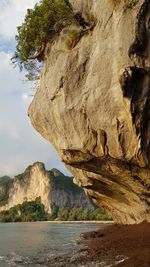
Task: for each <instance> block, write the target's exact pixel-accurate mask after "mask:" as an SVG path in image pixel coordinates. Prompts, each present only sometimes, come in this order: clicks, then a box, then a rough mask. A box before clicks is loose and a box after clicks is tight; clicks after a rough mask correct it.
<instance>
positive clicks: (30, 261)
mask: <svg viewBox="0 0 150 267" xmlns="http://www.w3.org/2000/svg"><path fill="white" fill-rule="evenodd" d="M100 227H104V226H102V225H101V224H96V223H88V224H80V223H79V224H62V223H60V224H57V223H56V224H55V223H54V224H53V223H50V222H36V223H9V224H0V267H22V266H30V267H40V266H42V267H44V266H45V264H44V263H45V262H46V261H48V260H49V259H50V258H51V257H54V256H59V255H67V254H68V253H72V251H73V250H75V249H76V248H77V244H76V241H77V240H78V239H79V235H80V233H82V232H87V231H92V230H96V229H99V228H100Z"/></svg>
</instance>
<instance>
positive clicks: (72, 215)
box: [49, 208, 110, 221]
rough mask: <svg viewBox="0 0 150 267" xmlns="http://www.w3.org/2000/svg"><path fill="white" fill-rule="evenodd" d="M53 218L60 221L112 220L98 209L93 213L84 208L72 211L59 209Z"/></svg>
mask: <svg viewBox="0 0 150 267" xmlns="http://www.w3.org/2000/svg"><path fill="white" fill-rule="evenodd" d="M51 218H52V219H53V220H54V219H57V220H59V221H91V220H94V221H98V220H100V221H101V220H102V221H108V220H110V218H109V217H108V215H106V213H104V212H103V211H102V210H101V209H99V208H97V209H95V210H93V211H91V210H88V209H84V208H73V209H71V210H69V209H67V208H60V209H58V211H57V213H55V217H54V215H52V216H50V217H49V219H50V220H51Z"/></svg>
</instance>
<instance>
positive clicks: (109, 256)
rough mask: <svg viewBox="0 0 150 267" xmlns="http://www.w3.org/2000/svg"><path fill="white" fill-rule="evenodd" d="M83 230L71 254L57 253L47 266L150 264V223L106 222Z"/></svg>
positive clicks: (140, 266)
mask: <svg viewBox="0 0 150 267" xmlns="http://www.w3.org/2000/svg"><path fill="white" fill-rule="evenodd" d="M104 225H105V226H104V227H103V228H102V229H99V230H96V231H92V232H86V233H82V234H81V235H80V238H81V240H80V241H79V248H78V250H77V251H74V253H73V254H72V255H66V256H60V257H59V256H58V257H54V258H53V259H51V261H49V263H48V264H47V265H46V266H48V267H60V266H61V267H62V266H63V267H79V266H84V267H98V266H103V267H106V266H107V267H108V266H112V267H113V266H118V267H150V223H148V222H143V223H141V224H137V225H117V224H112V225H110V224H104Z"/></svg>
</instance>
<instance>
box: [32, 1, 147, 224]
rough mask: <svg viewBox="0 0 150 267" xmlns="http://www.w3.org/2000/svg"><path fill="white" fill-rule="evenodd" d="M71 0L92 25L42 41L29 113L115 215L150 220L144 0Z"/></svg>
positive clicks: (130, 220)
mask: <svg viewBox="0 0 150 267" xmlns="http://www.w3.org/2000/svg"><path fill="white" fill-rule="evenodd" d="M130 2H131V1H130ZM71 3H72V5H73V8H74V11H75V12H77V13H80V14H82V17H83V18H84V20H85V21H88V20H91V18H92V20H93V21H94V23H95V27H93V28H92V29H91V30H89V31H88V32H87V33H86V34H85V35H83V36H82V37H81V38H80V40H78V42H77V43H76V44H75V46H74V47H72V49H70V50H68V49H67V48H66V47H65V45H64V40H65V38H66V37H65V35H64V33H63V32H62V33H61V34H60V36H59V37H58V38H56V40H55V41H54V42H53V43H51V44H48V45H47V48H46V49H45V60H44V67H43V70H42V73H41V81H40V86H39V88H38V90H37V92H36V94H35V96H34V99H33V101H32V103H31V105H30V107H29V117H30V119H31V122H32V124H33V126H34V127H35V128H36V129H37V131H38V132H40V133H41V135H42V136H43V137H44V138H46V139H47V140H48V141H49V142H51V143H52V144H53V145H54V147H55V148H56V150H57V151H58V153H59V155H60V156H61V158H62V160H63V161H64V162H65V164H66V166H67V167H68V169H69V170H70V171H71V172H72V173H73V175H74V176H75V178H76V182H77V183H78V184H79V185H80V186H82V187H83V188H84V190H85V191H86V192H87V193H88V194H89V195H90V196H91V197H92V198H93V200H94V202H95V203H96V204H97V205H99V206H101V207H103V209H104V210H105V211H106V212H107V213H108V214H110V215H111V217H112V218H113V219H114V220H115V221H116V222H118V223H139V222H141V221H143V220H147V221H150V156H149V152H150V151H149V150H150V124H149V121H150V120H149V118H150V105H149V104H150V52H149V51H150V49H149V48H150V2H149V1H148V0H145V1H143V0H139V1H137V3H136V4H134V5H127V1H123V0H122V1H121V0H120V1H113V0H104V1H100V0H95V1H92V0H82V1H79V0H77V1H73V0H72V1H71ZM131 7H132V8H131ZM80 27H81V25H80ZM68 31H69V29H68ZM68 34H69V33H68Z"/></svg>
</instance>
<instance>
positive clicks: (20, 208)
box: [0, 197, 47, 222]
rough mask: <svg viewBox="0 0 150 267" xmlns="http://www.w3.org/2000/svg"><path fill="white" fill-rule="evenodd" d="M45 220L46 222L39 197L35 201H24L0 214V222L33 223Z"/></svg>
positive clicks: (45, 215)
mask: <svg viewBox="0 0 150 267" xmlns="http://www.w3.org/2000/svg"><path fill="white" fill-rule="evenodd" d="M45 220H47V214H46V213H45V210H44V205H43V204H42V203H41V198H40V197H38V198H36V200H35V201H25V202H23V203H22V204H19V205H17V206H14V207H13V208H11V209H9V210H6V211H2V212H1V213H0V222H33V221H45Z"/></svg>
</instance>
